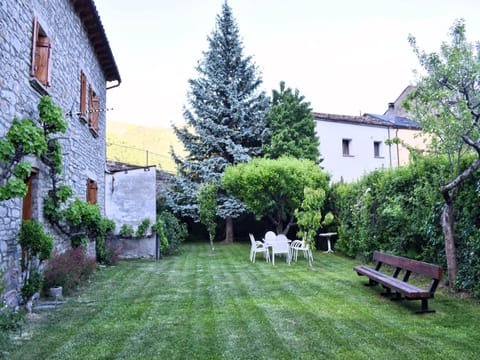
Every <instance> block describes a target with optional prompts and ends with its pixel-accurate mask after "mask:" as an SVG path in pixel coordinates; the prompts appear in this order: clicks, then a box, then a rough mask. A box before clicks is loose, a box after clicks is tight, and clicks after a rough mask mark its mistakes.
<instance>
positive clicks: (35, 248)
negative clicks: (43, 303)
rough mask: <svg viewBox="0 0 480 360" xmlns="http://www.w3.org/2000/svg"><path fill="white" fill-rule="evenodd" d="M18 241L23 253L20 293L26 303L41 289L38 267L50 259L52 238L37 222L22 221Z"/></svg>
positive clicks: (41, 280)
mask: <svg viewBox="0 0 480 360" xmlns="http://www.w3.org/2000/svg"><path fill="white" fill-rule="evenodd" d="M18 239H19V241H18V242H19V243H20V246H21V247H22V251H23V256H22V270H23V274H24V275H23V286H22V289H21V290H20V293H21V295H22V298H23V301H24V302H27V301H28V299H29V298H30V297H32V296H33V294H35V293H36V292H37V291H39V290H40V289H41V288H42V283H43V276H42V274H41V273H40V272H39V270H38V266H39V264H41V262H42V261H44V260H47V259H49V258H50V257H51V254H52V248H53V238H52V237H51V236H50V235H48V234H46V233H45V231H44V230H43V226H42V225H41V224H40V223H39V222H36V221H33V220H24V221H23V222H22V226H21V228H20V232H19V233H18Z"/></svg>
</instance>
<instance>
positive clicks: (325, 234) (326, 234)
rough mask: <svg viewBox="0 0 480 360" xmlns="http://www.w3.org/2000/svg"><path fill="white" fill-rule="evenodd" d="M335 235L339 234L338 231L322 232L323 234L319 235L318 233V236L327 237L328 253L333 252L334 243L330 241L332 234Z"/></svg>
mask: <svg viewBox="0 0 480 360" xmlns="http://www.w3.org/2000/svg"><path fill="white" fill-rule="evenodd" d="M335 235H337V233H336V232H328V233H322V234H319V235H318V236H321V237H324V238H327V251H325V252H326V253H333V250H332V244H331V242H330V238H331V237H332V236H335Z"/></svg>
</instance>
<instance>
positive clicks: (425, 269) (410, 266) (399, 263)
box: [373, 251, 443, 281]
mask: <svg viewBox="0 0 480 360" xmlns="http://www.w3.org/2000/svg"><path fill="white" fill-rule="evenodd" d="M373 259H374V260H376V261H379V262H382V263H384V264H388V265H391V266H393V267H396V268H401V269H404V270H409V271H411V272H414V273H417V274H422V275H426V276H429V277H430V278H432V279H436V280H439V281H440V280H442V275H443V270H442V267H441V266H438V265H433V264H429V263H426V262H423V261H418V260H413V259H407V258H403V257H400V256H395V255H390V254H385V253H381V252H378V251H374V253H373Z"/></svg>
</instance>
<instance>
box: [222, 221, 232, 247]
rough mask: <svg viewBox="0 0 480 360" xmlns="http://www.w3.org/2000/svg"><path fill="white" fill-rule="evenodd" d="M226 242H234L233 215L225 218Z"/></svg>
mask: <svg viewBox="0 0 480 360" xmlns="http://www.w3.org/2000/svg"><path fill="white" fill-rule="evenodd" d="M223 242H224V243H225V244H233V219H232V217H231V216H229V217H227V218H226V219H225V240H223Z"/></svg>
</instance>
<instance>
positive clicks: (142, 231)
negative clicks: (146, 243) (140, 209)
mask: <svg viewBox="0 0 480 360" xmlns="http://www.w3.org/2000/svg"><path fill="white" fill-rule="evenodd" d="M151 223H152V222H151V221H150V219H143V220H142V222H141V223H140V225H138V227H137V231H136V232H135V236H136V237H144V236H145V235H146V234H147V231H148V229H149V228H150V224H151Z"/></svg>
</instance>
